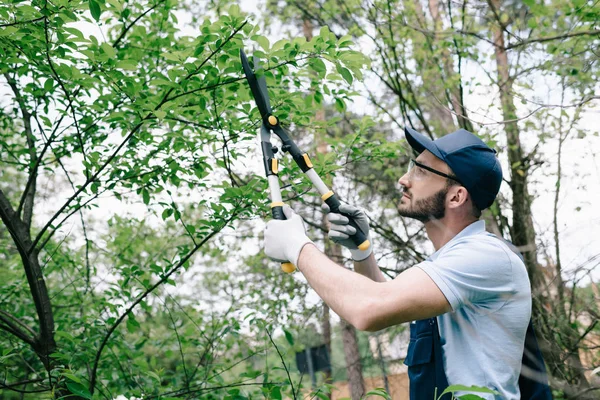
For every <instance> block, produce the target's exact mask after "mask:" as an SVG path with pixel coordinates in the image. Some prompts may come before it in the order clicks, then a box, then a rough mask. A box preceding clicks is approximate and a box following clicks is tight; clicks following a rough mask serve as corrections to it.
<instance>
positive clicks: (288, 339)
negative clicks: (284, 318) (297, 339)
mask: <svg viewBox="0 0 600 400" xmlns="http://www.w3.org/2000/svg"><path fill="white" fill-rule="evenodd" d="M283 333H284V335H285V339H286V340H287V341H288V343H289V344H290V345H292V346H293V345H294V337H293V336H292V334H291V333H290V332H289V331H286V330H285V329H284V330H283Z"/></svg>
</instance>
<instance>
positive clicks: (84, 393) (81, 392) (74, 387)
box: [67, 382, 92, 399]
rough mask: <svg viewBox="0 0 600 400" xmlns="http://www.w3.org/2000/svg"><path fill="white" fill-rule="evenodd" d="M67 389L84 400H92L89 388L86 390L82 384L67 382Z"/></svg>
mask: <svg viewBox="0 0 600 400" xmlns="http://www.w3.org/2000/svg"><path fill="white" fill-rule="evenodd" d="M67 389H69V391H71V393H73V394H76V395H78V396H81V397H83V398H84V399H91V398H92V395H91V394H90V391H89V390H88V388H86V387H85V386H84V385H82V384H81V383H77V382H67Z"/></svg>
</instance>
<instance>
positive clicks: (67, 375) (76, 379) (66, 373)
mask: <svg viewBox="0 0 600 400" xmlns="http://www.w3.org/2000/svg"><path fill="white" fill-rule="evenodd" d="M62 376H64V377H67V378H69V379H70V380H72V381H73V382H76V383H82V382H81V379H79V377H77V376H75V375H73V374H70V373H68V372H63V373H62Z"/></svg>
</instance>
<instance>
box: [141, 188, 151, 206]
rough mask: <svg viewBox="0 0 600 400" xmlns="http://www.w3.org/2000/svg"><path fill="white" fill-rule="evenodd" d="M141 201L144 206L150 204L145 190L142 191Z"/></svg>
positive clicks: (148, 194)
mask: <svg viewBox="0 0 600 400" xmlns="http://www.w3.org/2000/svg"><path fill="white" fill-rule="evenodd" d="M142 200H143V201H144V204H146V205H148V204H149V203H150V193H149V192H148V191H147V190H146V189H142Z"/></svg>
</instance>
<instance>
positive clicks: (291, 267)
mask: <svg viewBox="0 0 600 400" xmlns="http://www.w3.org/2000/svg"><path fill="white" fill-rule="evenodd" d="M281 269H282V270H283V272H285V273H286V274H291V273H292V272H294V271H295V270H296V266H295V265H294V264H292V263H291V262H286V263H281Z"/></svg>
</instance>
